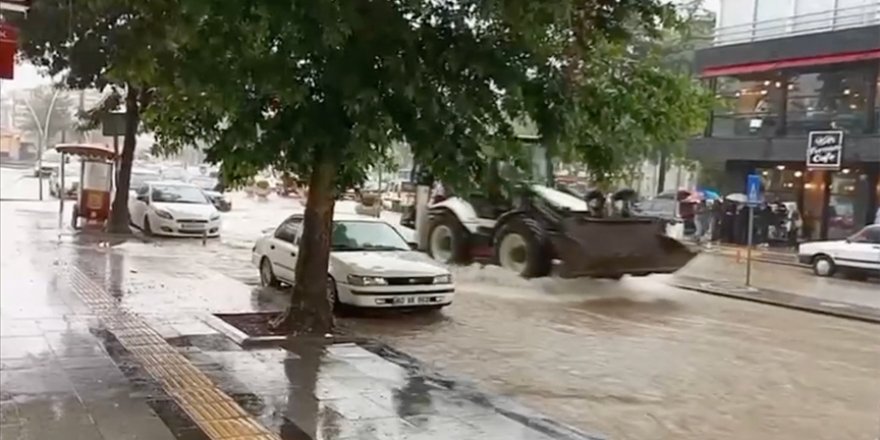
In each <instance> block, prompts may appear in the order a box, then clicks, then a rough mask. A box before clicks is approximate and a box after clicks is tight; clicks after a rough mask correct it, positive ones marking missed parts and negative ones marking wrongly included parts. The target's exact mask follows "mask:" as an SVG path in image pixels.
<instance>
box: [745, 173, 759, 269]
mask: <svg viewBox="0 0 880 440" xmlns="http://www.w3.org/2000/svg"><path fill="white" fill-rule="evenodd" d="M746 192H747V193H748V194H747V196H748V205H749V231H748V233H747V239H746V286H750V285H751V283H752V245H753V244H754V240H755V207H756V206H758V204H759V203H761V199H762V197H761V176H759V175H757V174H749V176H748V179H747V180H746Z"/></svg>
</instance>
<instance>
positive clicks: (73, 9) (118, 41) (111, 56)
mask: <svg viewBox="0 0 880 440" xmlns="http://www.w3.org/2000/svg"><path fill="white" fill-rule="evenodd" d="M137 12H138V11H137V10H136V9H135V8H132V7H131V5H130V3H129V2H126V1H122V0H77V1H70V0H40V1H37V2H34V4H33V6H32V7H31V8H30V10H29V11H28V14H27V15H26V16H20V17H16V21H17V25H18V26H19V27H20V30H21V32H20V37H19V38H20V44H21V54H22V57H23V58H24V59H26V60H28V61H30V62H31V63H33V64H35V65H37V66H39V67H41V68H44V69H45V70H46V72H47V73H48V74H49V75H51V76H53V77H55V76H56V75H60V76H61V77H62V81H63V83H64V85H65V86H67V87H69V88H75V89H84V88H91V87H94V88H97V89H99V90H103V89H104V87H106V86H108V85H110V86H114V87H117V88H119V89H122V90H124V94H125V97H124V99H122V102H123V103H124V106H125V111H126V115H127V118H126V124H125V125H126V127H125V130H126V133H125V137H124V141H123V148H122V157H121V161H120V166H119V170H118V175H117V177H118V178H117V186H116V195H115V197H114V199H113V207H112V209H111V218H110V225H109V229H110V230H111V231H112V232H116V233H127V232H129V227H128V224H129V221H128V220H129V218H128V190H129V183H130V178H131V163H132V160H133V158H134V150H135V144H136V134H137V130H138V126H139V123H140V111H141V108H142V107H143V106H144V105H145V104H146V103H147V102H148V101H149V93H147V88H146V87H145V86H144V83H143V78H144V74H145V72H147V69H148V66H150V65H151V64H150V63H149V62H148V61H149V60H152V58H153V57H154V53H155V52H157V51H159V49H160V48H162V47H164V46H163V45H162V44H158V43H157V41H158V40H157V39H156V38H153V37H154V36H156V37H157V38H162V33H161V32H158V30H161V29H163V28H164V27H163V23H162V22H161V20H158V17H144V16H143V15H139V14H138V13H137ZM119 102H120V96H118V95H115V94H114V96H113V99H112V103H113V104H114V105H110V104H111V101H108V102H105V104H108V106H107V107H108V108H109V107H115V104H118V103H119ZM94 110H95V111H93V112H91V113H90V114H88V115H85V116H86V117H87V119H90V120H91V121H87V123H88V122H92V123H94V122H95V121H96V118H97V117H98V116H100V113H102V111H103V110H106V109H94Z"/></svg>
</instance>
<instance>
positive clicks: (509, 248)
mask: <svg viewBox="0 0 880 440" xmlns="http://www.w3.org/2000/svg"><path fill="white" fill-rule="evenodd" d="M494 249H495V259H494V260H495V264H498V265H499V266H501V267H504V268H505V269H510V270H512V271H514V272H517V273H518V274H519V275H520V276H522V277H524V278H536V277H544V276H547V275H549V274H550V271H551V270H552V268H553V259H552V258H551V253H550V245H549V240H548V237H547V233H546V231H545V230H544V228H543V227H541V224H540V223H538V222H537V221H535V220H534V219H531V218H528V217H522V216H520V217H516V218H513V219H510V221H508V222H506V223H504V225H503V226H502V227H501V230H499V231H498V233H497V234H496V235H495V243H494Z"/></svg>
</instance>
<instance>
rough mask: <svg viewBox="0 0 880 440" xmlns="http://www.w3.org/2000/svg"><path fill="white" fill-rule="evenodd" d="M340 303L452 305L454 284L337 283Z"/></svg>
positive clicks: (406, 305) (357, 305)
mask: <svg viewBox="0 0 880 440" xmlns="http://www.w3.org/2000/svg"><path fill="white" fill-rule="evenodd" d="M336 292H337V294H338V295H339V301H340V302H342V303H343V304H348V305H351V306H356V307H378V308H391V307H430V306H435V307H436V306H447V305H449V304H452V300H453V298H454V297H455V286H454V285H453V284H431V285H415V286H369V287H366V286H352V285H350V284H345V283H339V282H337V283H336Z"/></svg>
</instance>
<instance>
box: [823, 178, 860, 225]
mask: <svg viewBox="0 0 880 440" xmlns="http://www.w3.org/2000/svg"><path fill="white" fill-rule="evenodd" d="M857 185H858V174H857V173H855V172H852V171H851V170H849V169H844V170H841V171H837V172H833V173H831V199H830V200H829V202H828V205H829V206H828V239H830V240H838V239H842V238H846V237H848V236H850V235H851V234H852V233H853V232H855V231H856V229H858V228H859V227H860V226H861V225H859V224H858V223H857V222H856V186H857Z"/></svg>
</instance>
